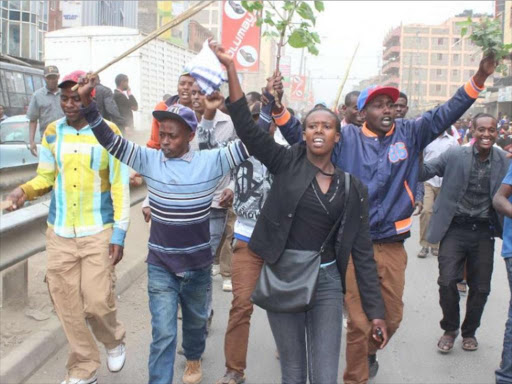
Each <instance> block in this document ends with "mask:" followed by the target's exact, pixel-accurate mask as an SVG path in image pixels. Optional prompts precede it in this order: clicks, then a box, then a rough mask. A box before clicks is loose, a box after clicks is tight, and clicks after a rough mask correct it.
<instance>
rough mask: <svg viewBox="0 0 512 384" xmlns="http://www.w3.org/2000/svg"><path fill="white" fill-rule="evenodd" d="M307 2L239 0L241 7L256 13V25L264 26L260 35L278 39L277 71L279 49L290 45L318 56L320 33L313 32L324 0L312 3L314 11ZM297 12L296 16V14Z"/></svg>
mask: <svg viewBox="0 0 512 384" xmlns="http://www.w3.org/2000/svg"><path fill="white" fill-rule="evenodd" d="M308 3H310V2H307V1H288V0H287V1H279V2H275V1H265V2H263V1H242V3H241V4H242V7H244V8H245V9H246V10H247V11H248V12H253V13H256V14H257V16H258V21H257V25H258V26H265V30H264V33H263V36H268V37H274V38H278V39H279V40H278V43H277V59H276V70H279V63H280V61H281V50H282V48H283V47H284V46H285V45H287V44H289V45H290V46H291V47H293V48H307V50H308V52H309V53H311V54H313V55H318V53H319V51H318V44H320V36H319V35H318V33H316V32H314V31H313V28H314V26H315V23H316V15H317V13H318V12H322V11H323V10H324V3H323V1H315V2H314V10H313V8H311V6H310V5H309V4H308ZM297 15H298V17H297Z"/></svg>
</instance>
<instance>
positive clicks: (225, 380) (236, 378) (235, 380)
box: [216, 371, 245, 384]
mask: <svg viewBox="0 0 512 384" xmlns="http://www.w3.org/2000/svg"><path fill="white" fill-rule="evenodd" d="M243 383H245V375H242V374H241V373H238V372H235V371H227V372H226V374H225V375H224V377H222V378H221V379H219V380H218V381H217V383H216V384H243Z"/></svg>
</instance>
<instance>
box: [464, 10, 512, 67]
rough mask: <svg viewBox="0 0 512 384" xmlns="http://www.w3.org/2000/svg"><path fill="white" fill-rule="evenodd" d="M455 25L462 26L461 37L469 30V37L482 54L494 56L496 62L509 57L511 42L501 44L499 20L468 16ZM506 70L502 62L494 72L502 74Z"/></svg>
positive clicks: (511, 48)
mask: <svg viewBox="0 0 512 384" xmlns="http://www.w3.org/2000/svg"><path fill="white" fill-rule="evenodd" d="M457 25H459V26H461V27H462V28H461V31H460V34H461V36H462V37H464V36H466V35H467V34H468V32H470V35H469V39H470V40H471V41H472V42H473V43H475V45H476V46H478V47H480V48H481V49H482V52H483V54H484V56H494V57H495V58H496V61H498V62H500V61H501V60H503V59H506V58H510V55H511V52H512V44H503V34H502V31H501V23H500V21H499V20H497V19H489V18H488V17H483V18H482V19H481V20H480V21H479V22H476V21H473V20H472V19H471V17H468V19H467V20H466V21H461V22H458V23H457ZM506 70H507V67H506V65H505V64H503V63H502V64H500V65H498V67H497V68H496V72H500V73H502V74H506Z"/></svg>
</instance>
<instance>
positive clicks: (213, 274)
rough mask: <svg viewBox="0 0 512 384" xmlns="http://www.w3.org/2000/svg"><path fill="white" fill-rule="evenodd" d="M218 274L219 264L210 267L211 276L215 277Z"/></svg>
mask: <svg viewBox="0 0 512 384" xmlns="http://www.w3.org/2000/svg"><path fill="white" fill-rule="evenodd" d="M219 273H220V264H213V265H212V276H217V275H218V274H219Z"/></svg>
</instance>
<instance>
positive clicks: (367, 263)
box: [210, 42, 387, 384]
mask: <svg viewBox="0 0 512 384" xmlns="http://www.w3.org/2000/svg"><path fill="white" fill-rule="evenodd" d="M210 47H211V48H212V50H213V51H214V52H215V53H216V55H217V57H218V59H219V61H220V62H221V63H222V64H224V66H225V67H226V68H227V72H228V83H229V99H228V100H226V105H227V107H228V110H229V112H230V114H231V118H232V119H233V123H234V125H235V129H236V132H237V134H238V136H239V137H240V138H241V139H242V141H243V142H244V143H245V145H246V146H247V148H248V150H249V153H251V154H252V155H253V156H254V157H255V158H257V159H258V160H260V161H261V162H262V163H263V164H265V166H266V167H267V168H268V170H269V171H270V172H271V173H272V174H273V175H274V176H275V180H274V182H273V184H272V187H271V191H270V194H269V197H268V199H267V201H266V202H265V205H264V206H263V209H262V211H261V215H260V216H259V218H258V221H257V223H256V226H255V228H254V231H253V233H252V236H251V240H250V242H249V248H250V250H251V251H252V252H254V253H255V254H256V255H258V256H259V257H261V258H262V259H263V260H264V261H265V262H266V263H270V264H272V265H274V264H279V263H280V261H281V260H282V258H283V255H284V254H285V253H286V251H287V250H296V251H318V252H319V253H318V254H317V257H318V259H317V261H318V262H319V264H320V263H321V265H320V270H319V275H318V283H317V285H316V288H314V293H313V294H314V300H313V304H312V307H309V308H302V307H301V308H298V309H297V312H296V313H288V312H279V311H278V310H267V316H268V319H269V323H270V327H271V329H272V333H273V335H274V339H275V341H276V344H277V349H278V351H279V356H280V363H281V373H282V383H293V384H301V383H304V384H305V383H306V382H307V377H308V371H309V380H310V382H314V383H336V382H337V377H338V363H339V356H340V348H341V328H342V325H341V317H342V301H343V291H344V287H345V272H346V267H347V263H348V256H349V253H352V259H353V263H354V265H355V268H356V269H357V280H358V283H359V286H360V287H361V295H362V297H363V303H364V304H363V307H364V309H365V311H366V314H367V318H368V319H370V321H372V325H373V332H372V333H373V335H374V337H375V338H376V340H378V341H379V346H380V347H381V348H382V347H384V346H385V344H386V342H387V331H386V323H385V321H384V320H383V317H384V313H385V311H384V304H383V301H382V297H381V293H380V289H379V283H378V278H377V271H376V267H375V261H374V259H373V252H372V244H371V240H370V236H369V225H368V205H367V195H366V189H365V187H364V186H363V184H362V183H361V182H359V181H358V180H357V179H356V178H354V177H350V176H349V175H348V174H345V173H344V172H343V171H341V170H340V169H339V168H338V169H337V168H336V167H335V166H334V164H333V163H332V162H331V156H332V152H333V148H334V146H335V143H336V142H337V141H339V139H340V130H341V122H340V121H339V119H338V116H337V115H336V114H335V113H334V112H332V111H330V110H328V109H326V108H323V109H322V108H319V109H315V110H313V111H312V112H310V113H309V114H308V115H307V116H306V118H305V124H304V126H305V129H304V133H303V135H304V139H305V142H306V143H305V145H302V144H297V145H294V146H292V147H291V148H289V149H287V148H286V147H284V146H282V145H279V144H277V143H276V142H275V141H274V139H273V138H272V137H271V136H270V134H269V133H268V132H265V131H264V130H262V129H261V128H260V127H258V126H257V125H256V123H255V122H254V120H253V118H252V115H251V112H250V110H249V107H248V104H247V100H246V98H245V97H244V94H243V91H242V88H241V86H240V83H239V80H238V75H237V72H236V69H235V66H234V63H233V59H232V58H231V57H230V56H229V54H227V53H226V52H225V50H224V48H222V47H220V46H218V45H216V44H215V43H213V42H212V43H210ZM347 176H348V177H347ZM349 182H350V185H349V184H348V183H349ZM341 219H342V220H341ZM340 220H341V221H340ZM340 222H341V223H342V224H340V227H338V223H340ZM312 223H313V224H312ZM333 234H335V236H332V235H333ZM335 243H336V244H343V246H342V247H339V246H336V245H335ZM283 251H284V253H283ZM296 267H297V268H305V266H303V265H297V266H296ZM315 272H316V271H315ZM304 289H306V287H304ZM271 296H272V293H271V294H270V297H271ZM269 300H271V298H269ZM379 328H380V330H381V331H382V338H381V336H378V335H380V334H379ZM326 330H327V331H326ZM306 339H307V341H306Z"/></svg>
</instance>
